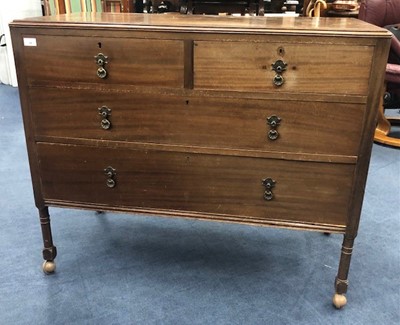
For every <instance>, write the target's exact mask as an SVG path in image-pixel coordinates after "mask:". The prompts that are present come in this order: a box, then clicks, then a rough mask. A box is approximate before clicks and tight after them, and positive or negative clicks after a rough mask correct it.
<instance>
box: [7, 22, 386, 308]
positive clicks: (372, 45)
mask: <svg viewBox="0 0 400 325" xmlns="http://www.w3.org/2000/svg"><path fill="white" fill-rule="evenodd" d="M11 30H12V37H13V46H14V52H15V60H16V65H17V71H18V80H19V87H20V97H21V104H22V111H23V119H24V125H25V132H26V140H27V146H28V153H29V161H30V168H31V174H32V181H33V189H34V194H35V201H36V206H37V208H38V209H39V214H40V221H41V227H42V233H43V240H44V250H43V257H44V259H45V263H44V270H45V271H46V272H52V271H54V268H55V264H54V259H55V257H56V248H55V246H54V245H53V240H52V236H51V230H50V219H49V213H48V207H49V206H61V207H76V208H88V209H93V210H102V211H103V210H111V211H130V212H136V213H148V214H157V215H167V216H176V217H185V218H197V219H205V220H215V221H227V222H239V223H244V224H251V225H263V226H277V227H285V228H293V229H304V230H314V231H321V232H329V233H330V232H335V233H342V234H344V242H343V248H342V255H341V260H340V265H339V272H338V276H337V278H336V281H335V292H336V293H335V296H334V303H335V305H336V306H337V307H341V306H343V305H344V304H345V303H346V298H345V296H344V293H345V292H346V290H347V275H348V270H349V265H350V257H351V252H352V247H353V242H354V239H355V237H356V234H357V228H358V223H359V217H360V211H361V206H362V199H363V192H364V187H365V182H366V176H367V171H368V164H369V157H370V153H371V146H372V137H373V132H374V127H375V116H376V112H377V107H378V104H379V100H380V97H381V94H382V87H381V85H382V83H383V75H384V69H385V61H386V58H387V53H388V49H389V43H390V40H389V38H390V36H389V34H388V33H387V32H385V31H384V30H382V29H379V28H377V27H374V26H371V25H368V24H366V23H363V22H360V21H357V20H355V19H354V20H346V19H322V18H321V19H307V18H287V19H286V18H285V19H281V18H276V19H274V18H264V17H251V18H249V17H203V16H179V15H176V16H175V15H141V14H72V15H62V16H53V17H40V18H33V19H27V20H20V21H14V22H13V23H12V24H11Z"/></svg>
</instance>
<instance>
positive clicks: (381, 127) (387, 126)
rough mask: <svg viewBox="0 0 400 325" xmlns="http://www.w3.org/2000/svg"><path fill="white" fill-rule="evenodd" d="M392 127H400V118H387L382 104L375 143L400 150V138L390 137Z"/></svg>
mask: <svg viewBox="0 0 400 325" xmlns="http://www.w3.org/2000/svg"><path fill="white" fill-rule="evenodd" d="M392 125H400V118H388V117H386V116H385V113H384V107H383V103H381V104H380V106H379V111H378V122H377V126H376V129H375V136H374V141H375V142H378V143H382V144H386V145H389V146H393V147H399V148H400V138H395V137H391V136H389V135H388V134H389V133H390V131H391V128H392Z"/></svg>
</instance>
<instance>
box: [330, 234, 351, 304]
mask: <svg viewBox="0 0 400 325" xmlns="http://www.w3.org/2000/svg"><path fill="white" fill-rule="evenodd" d="M354 239H355V238H354V237H350V236H348V235H345V236H344V239H343V245H342V253H341V256H340V262H339V270H338V274H337V276H336V280H335V294H334V296H333V299H332V302H333V304H334V305H335V307H336V308H338V309H339V308H342V307H343V306H344V305H346V303H347V298H346V296H345V293H346V292H347V287H348V285H349V282H348V280H347V277H348V274H349V269H350V260H351V254H352V252H353V245H354Z"/></svg>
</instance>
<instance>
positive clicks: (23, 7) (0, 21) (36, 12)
mask: <svg viewBox="0 0 400 325" xmlns="http://www.w3.org/2000/svg"><path fill="white" fill-rule="evenodd" d="M41 15H42V7H41V1H40V0H11V1H10V0H0V35H1V34H5V42H6V44H7V46H5V47H0V83H3V84H8V85H13V86H14V87H16V86H17V75H16V72H15V65H14V55H13V52H12V45H11V39H10V29H9V28H8V24H9V23H10V22H11V21H13V20H14V19H20V18H26V17H35V16H41ZM2 43H4V38H3V40H2Z"/></svg>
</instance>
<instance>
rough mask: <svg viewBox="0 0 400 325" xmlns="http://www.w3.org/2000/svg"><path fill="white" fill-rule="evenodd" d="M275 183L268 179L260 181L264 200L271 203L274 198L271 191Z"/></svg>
mask: <svg viewBox="0 0 400 325" xmlns="http://www.w3.org/2000/svg"><path fill="white" fill-rule="evenodd" d="M275 184H276V181H275V180H273V179H272V178H270V177H267V178H264V179H263V180H262V185H263V186H264V187H265V191H264V200H266V201H271V200H272V199H273V198H274V193H272V189H273V188H274V187H275Z"/></svg>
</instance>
